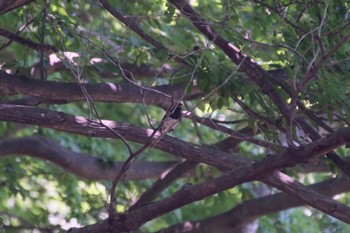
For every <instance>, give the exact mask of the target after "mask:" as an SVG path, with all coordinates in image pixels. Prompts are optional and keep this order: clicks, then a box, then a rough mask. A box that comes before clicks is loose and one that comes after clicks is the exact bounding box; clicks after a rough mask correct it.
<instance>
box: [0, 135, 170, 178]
mask: <svg viewBox="0 0 350 233" xmlns="http://www.w3.org/2000/svg"><path fill="white" fill-rule="evenodd" d="M11 155H16V156H24V155H28V156H31V157H36V158H40V159H44V160H48V161H51V162H53V163H55V164H57V165H59V166H60V167H62V168H63V169H65V170H66V171H68V172H71V173H73V174H75V175H78V176H80V177H83V178H87V179H92V180H113V179H114V177H115V175H116V174H117V173H118V172H119V170H120V169H121V167H122V165H123V162H114V163H113V162H108V161H105V160H103V159H101V158H98V157H92V156H90V155H87V154H84V153H77V152H73V151H70V150H68V149H66V148H64V147H62V146H61V145H59V144H57V143H55V142H54V141H51V140H49V139H47V138H45V137H41V136H31V137H24V138H16V139H12V138H11V139H3V140H0V157H2V156H11ZM174 164H176V163H175V162H164V163H157V162H147V161H136V162H135V163H133V164H132V165H131V167H130V169H129V172H128V175H127V176H126V177H125V178H126V179H128V180H135V179H147V178H157V177H159V176H160V175H161V174H162V173H163V172H164V171H166V170H168V169H169V168H171V167H172V166H174Z"/></svg>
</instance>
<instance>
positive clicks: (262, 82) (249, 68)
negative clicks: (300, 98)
mask: <svg viewBox="0 0 350 233" xmlns="http://www.w3.org/2000/svg"><path fill="white" fill-rule="evenodd" d="M169 1H170V2H171V3H172V4H174V5H175V6H176V7H177V8H178V9H179V10H180V12H181V13H182V14H183V15H185V16H186V17H187V18H188V19H189V20H190V21H191V22H192V24H193V25H194V26H195V27H196V28H197V29H198V30H199V31H201V32H202V33H203V34H204V35H205V36H206V37H207V38H208V39H209V40H211V41H213V43H214V44H215V45H217V46H218V47H219V48H220V49H221V50H222V51H223V52H224V53H225V54H226V55H227V56H228V57H229V58H230V59H231V60H232V61H233V62H234V63H235V64H236V65H237V66H239V68H240V69H241V70H243V71H244V72H245V73H246V74H247V75H248V76H249V77H250V78H251V79H252V80H253V81H254V82H255V83H256V84H257V85H258V86H259V87H260V88H261V90H262V91H263V92H264V93H265V94H266V95H267V96H269V98H270V99H271V100H272V101H273V102H274V103H275V104H276V106H277V107H278V108H279V110H280V111H281V113H282V115H283V116H284V117H285V118H286V119H287V120H289V118H290V115H289V112H290V111H289V108H288V106H287V105H286V103H285V101H283V99H282V98H281V97H280V96H279V94H278V93H277V91H276V90H275V89H274V87H273V86H272V85H271V83H270V81H269V80H270V77H269V75H268V73H267V72H265V71H264V70H263V69H262V68H261V67H260V66H259V65H258V64H257V63H256V62H255V61H254V60H252V59H251V58H250V57H249V56H247V55H246V54H243V53H242V51H241V50H240V49H238V48H237V47H236V46H234V45H233V44H232V43H230V42H228V41H227V40H226V39H224V38H223V37H222V36H220V35H219V34H218V33H217V32H216V31H215V30H214V29H213V28H212V27H211V26H210V24H208V23H207V22H206V21H205V20H204V19H203V18H202V17H201V16H200V15H199V14H198V13H197V12H196V11H195V10H194V9H193V8H192V7H191V6H190V5H189V4H188V3H186V2H185V1H184V0H169ZM346 39H348V38H346ZM294 119H295V121H296V122H297V123H298V124H299V126H300V127H301V128H302V129H303V130H304V131H305V132H306V133H307V134H308V135H310V137H311V139H312V140H317V139H320V138H321V136H320V135H319V134H318V132H317V131H316V130H315V129H314V128H313V127H312V126H311V125H310V124H309V123H307V122H306V121H305V120H303V119H302V118H300V117H299V116H298V115H295V118H294ZM287 129H289V128H288V127H287ZM288 134H290V133H288ZM290 140H291V139H290V138H289V144H290V145H293V142H292V141H290ZM328 157H329V158H331V159H332V160H333V161H334V162H335V163H336V164H337V165H338V167H339V168H340V169H342V171H343V172H344V173H345V174H347V175H349V176H350V172H349V171H348V170H347V168H348V167H350V164H346V163H345V162H344V161H343V160H342V159H341V158H340V157H339V156H338V155H337V154H336V153H335V152H332V151H329V154H328Z"/></svg>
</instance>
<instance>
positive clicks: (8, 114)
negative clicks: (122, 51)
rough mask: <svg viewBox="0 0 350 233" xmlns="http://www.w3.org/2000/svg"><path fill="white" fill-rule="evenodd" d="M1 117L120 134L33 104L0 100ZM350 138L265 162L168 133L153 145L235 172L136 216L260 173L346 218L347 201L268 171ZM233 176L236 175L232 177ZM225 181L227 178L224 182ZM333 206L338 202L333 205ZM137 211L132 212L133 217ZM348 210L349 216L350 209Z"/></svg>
mask: <svg viewBox="0 0 350 233" xmlns="http://www.w3.org/2000/svg"><path fill="white" fill-rule="evenodd" d="M0 120H3V121H12V122H19V123H30V124H36V125H40V126H43V127H48V128H53V129H57V130H64V131H67V132H72V133H78V134H83V135H87V136H99V137H113V138H115V137H116V135H115V134H113V133H112V132H111V131H110V130H107V129H106V128H105V127H103V126H101V125H100V124H99V123H98V122H96V121H93V120H89V119H86V118H84V117H77V116H71V115H68V114H65V113H61V112H55V111H51V110H44V109H37V108H32V107H23V106H9V105H0ZM104 124H106V125H108V126H110V127H111V128H113V129H114V130H116V131H118V133H120V134H121V135H123V137H125V138H126V139H127V140H132V141H135V142H139V143H145V141H147V140H148V135H150V133H151V132H153V130H151V131H147V130H144V129H140V128H138V127H135V126H131V125H129V124H126V123H116V122H112V121H104ZM349 141H350V128H344V129H342V130H340V131H337V132H336V133H334V134H332V135H331V136H329V137H327V138H325V139H322V140H319V141H316V142H314V143H312V144H310V145H308V146H305V147H303V148H301V149H300V150H296V149H289V150H287V151H285V152H283V153H281V154H276V155H272V156H269V157H267V158H266V159H264V160H262V161H260V162H256V163H254V164H252V163H251V162H249V161H247V160H244V159H242V158H239V157H237V156H235V157H232V155H229V154H226V153H224V152H220V151H217V150H215V149H213V148H209V147H203V146H198V145H193V144H190V143H186V142H183V141H181V140H178V139H175V138H172V137H169V136H165V137H163V139H162V140H160V141H159V142H158V143H157V144H156V145H155V146H154V147H156V148H158V149H161V150H164V151H167V152H169V153H172V154H175V155H178V156H182V157H184V158H186V159H190V160H193V161H197V162H203V163H207V164H210V165H214V166H217V167H219V168H227V169H233V168H235V169H234V171H233V172H230V173H228V174H225V175H223V176H222V177H219V178H217V179H216V180H215V181H214V180H213V181H211V182H209V183H206V184H202V185H199V186H194V187H191V188H190V189H189V190H191V192H192V191H194V190H195V193H196V194H197V195H193V196H191V197H189V196H188V195H190V194H191V192H189V191H188V189H185V190H187V191H183V190H182V191H181V190H180V191H179V192H178V193H177V194H176V195H175V196H174V198H175V199H173V198H170V199H166V200H165V201H164V202H161V203H160V204H159V203H157V204H154V205H155V206H154V208H153V207H152V211H153V212H152V213H150V212H149V210H148V209H143V208H144V207H142V208H140V209H137V210H138V211H141V212H139V213H138V214H136V216H139V217H140V218H138V219H137V220H135V221H141V222H145V221H148V220H150V219H149V218H150V217H151V216H153V218H154V217H157V216H159V214H160V213H163V211H165V210H167V211H170V210H172V208H174V207H179V206H181V205H183V204H187V203H189V202H191V201H195V200H199V199H200V198H204V197H205V196H206V195H211V194H213V193H215V192H218V191H220V190H223V189H225V188H228V186H229V187H232V186H233V185H237V184H239V183H241V182H246V181H250V180H252V179H261V180H262V181H263V182H266V183H267V184H269V185H272V186H274V187H277V188H279V189H281V190H283V191H285V192H287V193H291V194H293V195H295V196H296V197H298V198H301V199H302V200H303V201H305V202H307V203H308V204H310V205H311V206H313V207H315V208H317V209H319V210H322V211H324V212H326V213H328V214H330V215H332V216H335V217H337V218H339V219H342V220H343V221H347V219H346V217H344V211H345V212H346V210H344V208H345V209H346V207H344V206H339V203H337V202H334V201H333V200H331V199H329V198H325V197H324V196H323V195H320V194H318V193H317V192H312V191H311V190H308V189H305V187H304V186H303V185H301V184H299V183H297V182H296V181H293V180H292V179H291V178H290V177H288V176H285V175H283V174H281V173H276V172H275V173H270V174H272V175H267V174H268V173H269V172H272V171H273V170H275V169H279V168H284V167H286V166H292V165H295V164H296V163H297V162H298V161H302V160H304V159H305V158H309V157H310V156H317V155H321V154H322V153H326V152H327V151H329V150H332V149H334V148H335V147H336V146H340V145H343V144H345V143H347V142H349ZM324 145H327V146H324ZM327 148H328V149H327ZM305 153H307V154H305ZM232 177H237V178H235V179H232ZM263 177H265V178H263ZM213 182H214V183H213ZM222 182H224V183H225V184H222ZM212 185H213V186H212ZM217 185H219V187H217ZM197 187H198V188H197ZM209 187H211V188H209ZM193 188H194V190H193ZM208 188H209V190H206V191H205V192H204V189H208ZM192 194H193V193H192ZM183 196H186V198H187V199H185V200H183V201H181V202H180V203H178V202H174V200H178V199H177V197H178V198H183ZM158 205H160V207H159V208H161V209H159V211H156V210H158ZM152 206H153V204H152ZM334 207H336V208H335V209H334ZM135 211H136V210H135ZM136 216H133V217H132V218H134V217H136ZM348 216H350V214H349V215H348ZM143 218H145V219H143ZM129 220H130V219H129ZM349 222H350V220H349ZM139 223H140V222H136V223H132V225H133V226H136V225H138V224H139ZM135 224H136V225H135Z"/></svg>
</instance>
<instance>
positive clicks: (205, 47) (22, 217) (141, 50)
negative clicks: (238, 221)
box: [0, 0, 350, 232]
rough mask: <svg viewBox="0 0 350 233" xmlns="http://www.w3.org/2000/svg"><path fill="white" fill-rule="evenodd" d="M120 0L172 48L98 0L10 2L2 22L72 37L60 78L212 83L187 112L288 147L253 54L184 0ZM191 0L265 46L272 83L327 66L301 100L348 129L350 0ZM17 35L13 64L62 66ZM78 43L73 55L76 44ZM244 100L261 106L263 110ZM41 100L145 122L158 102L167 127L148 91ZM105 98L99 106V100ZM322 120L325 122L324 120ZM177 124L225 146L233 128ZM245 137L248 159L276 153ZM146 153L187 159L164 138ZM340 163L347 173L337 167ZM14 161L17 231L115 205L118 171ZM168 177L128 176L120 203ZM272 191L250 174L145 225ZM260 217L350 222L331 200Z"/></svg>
mask: <svg viewBox="0 0 350 233" xmlns="http://www.w3.org/2000/svg"><path fill="white" fill-rule="evenodd" d="M109 2H110V4H111V5H112V6H113V7H115V8H116V9H118V10H119V11H120V12H122V14H123V15H124V16H127V18H128V19H129V20H131V22H134V23H136V24H137V25H139V27H140V28H142V30H143V31H144V33H145V34H147V35H150V36H151V37H153V38H154V39H155V40H156V41H158V42H159V43H160V44H162V45H164V47H165V48H166V49H160V48H158V47H157V46H156V45H154V44H151V43H149V42H147V41H146V40H145V39H143V38H141V37H140V36H139V35H138V34H137V33H136V32H135V31H134V30H133V28H132V27H130V26H126V25H125V24H123V23H122V22H121V21H119V20H117V19H116V18H115V17H114V16H112V15H111V14H110V13H109V12H108V11H107V10H106V9H105V8H104V7H102V6H101V4H100V3H99V2H98V1H81V0H69V1H59V0H52V1H34V2H33V3H30V4H27V5H24V6H22V7H19V8H17V9H14V10H12V11H10V12H8V13H5V14H2V15H1V16H0V19H1V20H0V28H3V29H6V30H8V31H11V32H13V33H16V32H17V31H19V30H20V28H21V27H24V30H22V31H20V32H19V33H18V35H20V36H21V37H23V38H26V39H28V40H31V41H32V42H34V43H39V44H40V43H43V42H44V43H45V44H50V45H53V46H55V47H56V48H57V49H58V50H59V52H58V53H56V56H57V57H58V58H60V59H62V61H63V62H62V64H63V68H62V69H58V70H56V71H54V72H49V73H48V75H47V81H51V82H64V83H82V82H86V83H91V84H96V83H106V82H113V83H118V84H130V83H132V85H134V86H143V87H146V88H153V87H156V86H160V85H168V84H174V85H176V84H181V83H185V89H186V90H185V94H184V96H183V97H185V96H190V95H191V93H193V92H194V90H195V89H196V88H198V92H200V93H201V95H200V97H199V98H198V97H197V98H192V99H191V98H188V99H189V100H188V101H186V110H187V111H190V112H192V113H194V114H196V115H197V116H199V117H203V118H209V119H212V120H217V121H219V122H220V121H221V122H223V123H222V124H221V125H224V126H226V127H227V128H228V129H231V130H235V131H239V130H241V129H242V128H244V127H249V128H250V129H251V135H255V138H257V139H260V140H264V141H266V142H268V143H271V144H272V143H274V144H280V145H284V146H286V142H285V139H284V138H283V137H282V136H281V135H282V132H281V130H280V129H281V128H282V129H286V128H287V127H289V126H290V125H288V121H287V119H286V118H285V117H284V116H283V114H282V113H281V110H280V109H279V107H278V106H276V104H274V102H273V100H271V98H270V97H269V96H267V95H266V93H264V92H263V91H261V88H259V86H258V85H256V84H255V83H254V82H253V81H252V79H251V77H250V76H249V75H248V74H247V72H244V71H243V70H241V66H240V65H241V64H234V63H233V62H232V61H231V60H230V59H229V58H228V57H227V54H225V52H224V51H222V50H221V49H218V47H217V46H216V45H215V44H214V42H213V41H210V40H208V39H207V38H206V37H205V36H204V35H203V33H201V32H200V31H198V30H197V29H195V28H194V26H193V25H192V24H191V23H190V22H189V19H188V18H186V17H184V16H183V14H181V13H180V11H179V10H178V9H177V8H176V7H175V6H174V5H173V4H171V3H170V2H166V1H150V2H148V3H144V2H142V1H141V2H140V1H131V2H130V1H125V0H113V1H112V0H111V1H109ZM190 2H191V5H192V7H193V8H194V9H195V10H196V11H197V12H199V14H200V15H201V16H202V17H203V18H205V20H206V21H208V22H210V26H211V27H213V29H215V30H216V31H217V32H218V33H219V34H220V35H221V36H222V37H224V38H225V39H226V40H227V41H230V42H232V43H233V44H234V45H235V46H237V47H238V48H239V49H241V50H242V52H244V53H245V54H247V55H249V57H248V58H247V59H250V58H251V59H252V60H254V61H256V62H257V64H259V65H260V66H261V67H262V68H263V69H264V70H266V71H268V72H269V71H271V73H270V74H271V75H270V76H271V77H270V78H271V80H266V82H268V83H273V84H274V85H275V83H276V82H278V81H282V82H284V83H286V84H288V85H289V87H290V88H291V90H293V91H295V90H297V88H298V87H299V86H298V85H299V84H300V83H302V82H303V81H305V77H306V76H307V74H308V73H309V72H310V71H312V70H314V69H315V70H316V69H317V75H315V76H314V77H313V78H312V79H311V80H310V81H309V82H307V83H306V84H305V86H302V88H301V89H300V93H298V95H297V96H298V101H300V103H302V104H303V105H304V106H305V107H306V109H307V110H310V111H312V112H313V113H316V114H319V118H321V119H322V120H323V121H324V122H326V121H327V122H328V123H334V126H332V127H333V129H334V130H337V129H338V128H341V127H344V126H347V125H348V124H349V121H350V104H349V101H348V99H349V94H350V83H349V79H348V74H349V71H350V63H349V51H350V43H349V42H345V43H343V44H342V45H341V47H340V48H338V49H337V45H338V43H339V42H340V41H341V40H342V39H344V37H346V35H348V34H349V33H350V29H349V18H348V15H349V7H350V6H349V3H346V2H345V1H340V0H335V1H317V0H308V1H284V0H281V1H274V0H268V1H247V0H237V1H222V0H221V1H220V0H217V1H190ZM45 8H46V10H45ZM43 22H44V23H43ZM8 42H9V40H8V39H5V37H0V46H1V47H0V69H1V70H3V71H7V72H8V73H12V74H19V75H26V76H27V77H31V78H36V79H40V75H36V77H35V75H33V73H31V72H32V70H33V67H35V65H37V64H41V66H42V67H45V69H46V71H47V72H48V71H49V70H50V68H51V67H52V66H53V64H51V63H50V62H51V60H50V56H49V55H50V54H49V53H45V52H41V51H40V50H34V49H31V48H28V47H26V46H24V45H23V44H20V43H16V42H14V41H12V43H11V44H8V45H7V44H6V43H8ZM333 50H334V51H333ZM65 52H71V54H70V55H68V56H67V54H65ZM73 56H76V57H73ZM41 57H42V58H41ZM323 59H324V60H323ZM179 60H181V62H179ZM101 61H102V62H101ZM183 63H185V64H186V65H183ZM118 64H122V65H121V66H118ZM126 64H129V65H130V64H132V65H133V67H134V68H135V69H137V68H139V67H143V65H147V66H146V67H147V70H148V69H149V70H152V71H155V72H154V73H153V75H151V76H149V75H147V73H146V72H145V71H144V73H143V75H142V74H139V73H137V74H138V75H136V72H135V73H134V75H132V76H131V77H129V78H127V77H126V75H125V73H124V72H125V71H124V70H123V69H122V68H121V67H123V65H126ZM165 64H166V66H167V67H170V68H169V69H170V71H169V72H162V71H161V68H164V65H165ZM276 70H280V71H282V73H279V74H278V75H277V76H276V75H273V74H272V72H273V71H276ZM284 74H285V75H284ZM275 90H276V91H277V93H278V94H279V95H280V96H281V99H282V100H283V101H285V103H288V104H289V103H290V102H291V101H292V99H291V98H292V96H291V95H290V93H288V90H286V89H284V88H283V87H281V86H278V85H275ZM293 93H294V92H293ZM22 97H23V96H21V95H18V96H5V97H4V98H3V101H4V103H5V102H9V103H10V102H11V101H12V100H17V99H21V98H22ZM180 99H181V100H182V99H185V98H180ZM239 101H241V102H242V103H244V104H245V105H247V106H248V107H249V109H250V111H251V112H254V113H256V115H252V114H249V112H247V111H246V109H244V108H243V106H242V105H241V104H239ZM40 107H41V108H46V109H51V110H55V111H58V112H65V113H69V114H72V115H75V116H85V117H86V118H88V119H96V118H98V117H100V118H101V119H108V120H114V121H117V122H127V123H130V124H132V125H135V126H140V127H143V128H150V125H149V119H148V118H147V115H149V118H150V122H151V123H152V125H153V126H154V127H157V125H158V123H159V122H161V120H162V117H163V116H164V114H165V111H164V110H162V109H161V108H159V106H152V105H144V104H143V103H134V102H131V103H111V102H98V101H94V102H93V103H90V102H89V101H88V98H86V101H79V102H70V103H66V104H50V103H43V104H41V105H40ZM94 108H95V109H96V110H97V113H98V114H96V112H94V110H93V109H94ZM296 112H298V113H300V114H301V115H302V114H304V113H305V110H303V109H300V108H299V107H296ZM257 115H259V116H261V117H257ZM303 116H304V115H303ZM264 119H268V120H270V121H271V122H272V125H273V126H274V127H270V125H267V123H266V121H264ZM227 122H234V124H231V123H227ZM271 122H270V123H271ZM313 124H314V125H316V123H314V122H313ZM290 127H291V128H292V131H293V133H292V134H293V135H292V137H293V138H296V140H297V141H298V142H299V143H300V144H303V143H304V142H305V141H304V140H303V138H302V136H300V135H298V133H299V131H298V130H299V128H298V127H299V126H298V125H293V126H290ZM214 128H215V127H214ZM276 128H277V129H279V130H276ZM315 128H319V127H316V126H315ZM0 134H1V135H2V137H3V138H21V137H25V136H31V135H41V136H44V137H46V138H49V139H51V140H53V141H54V142H56V143H58V144H59V145H61V146H63V147H64V148H66V149H69V150H71V151H74V152H79V153H86V154H88V155H90V156H93V157H95V158H98V159H100V160H101V161H104V162H108V163H110V164H112V163H113V162H115V161H125V160H126V159H127V158H128V156H129V153H128V149H127V148H126V147H125V144H124V143H123V142H121V141H120V140H115V139H106V138H93V137H86V136H82V135H75V134H70V133H67V132H60V131H57V130H53V129H46V128H43V127H40V126H32V125H30V124H28V125H20V124H16V123H10V122H1V123H0ZM170 135H171V136H174V137H176V138H179V139H181V140H183V141H186V142H189V143H194V144H197V145H200V146H201V145H204V146H208V147H210V148H214V147H216V146H217V143H220V142H221V141H222V140H224V139H225V138H226V136H227V134H225V133H224V132H222V131H215V129H213V128H208V127H204V126H203V127H202V126H201V125H200V124H199V122H195V121H191V120H190V119H188V118H187V119H184V120H183V121H182V122H181V124H180V125H179V127H178V128H177V129H176V131H175V132H173V133H171V134H170ZM299 136H300V137H299ZM305 144H306V143H305ZM129 145H130V147H131V149H133V150H135V151H136V150H137V149H139V148H141V146H142V145H140V144H138V143H134V142H130V143H129ZM231 149H232V150H231V151H230V152H232V153H238V154H239V155H240V156H241V157H243V158H247V159H260V158H265V157H266V155H267V154H270V153H275V152H276V151H271V150H270V149H271V148H263V147H261V146H259V145H255V144H252V143H250V142H249V141H248V142H247V141H246V142H243V143H240V144H239V146H237V147H235V148H231ZM337 152H339V153H340V154H341V155H342V157H346V156H347V154H348V152H349V151H348V149H347V148H345V147H342V148H339V149H338V151H337ZM138 160H140V161H153V162H163V161H167V162H169V161H180V160H179V158H177V157H176V156H173V155H169V154H166V153H164V152H162V151H161V150H155V149H153V148H148V149H147V150H145V151H144V152H143V153H142V155H141V156H140V158H138ZM82 162H83V161H82ZM329 163H331V162H329ZM333 165H334V164H333ZM332 171H333V172H335V169H333V170H332ZM221 172H222V171H219V170H217V169H216V168H213V167H210V166H207V165H200V166H199V167H197V168H196V171H195V172H194V173H195V174H194V175H193V174H192V175H190V176H184V177H182V178H179V179H178V180H177V181H176V182H175V183H173V184H172V185H171V186H169V187H168V188H167V189H166V190H165V191H163V192H162V193H161V194H160V195H159V197H158V198H157V200H161V199H163V198H165V197H168V196H171V195H172V194H173V193H175V192H176V191H177V190H179V189H181V187H182V186H184V185H185V184H186V183H192V184H200V183H203V182H205V181H207V180H210V179H212V178H213V177H217V176H219V175H220V174H221ZM290 173H291V174H290V175H291V176H293V178H295V179H298V178H300V177H301V176H299V174H297V172H293V171H292V172H290ZM0 174H2V175H1V178H0V184H1V190H2V191H1V192H0V209H1V212H0V218H1V219H2V221H3V223H4V225H6V226H11V227H12V228H11V227H9V228H8V230H9V232H20V231H21V230H23V229H26V231H24V232H31V229H32V228H37V229H45V228H47V229H53V231H59V230H58V229H65V230H66V229H68V228H70V227H78V226H85V225H89V224H94V223H96V222H98V221H100V220H101V219H105V218H106V217H107V215H108V214H107V206H108V204H107V203H108V195H109V193H110V189H111V181H110V180H109V181H108V180H103V181H100V180H89V179H86V178H81V177H78V176H76V175H74V174H70V173H67V171H66V170H64V169H62V168H60V167H59V166H57V165H54V164H53V163H51V162H48V161H45V160H42V159H40V158H34V157H32V156H22V155H16V156H8V157H3V158H1V163H0ZM333 175H334V174H331V173H326V174H324V173H323V174H312V175H310V176H311V177H312V179H311V180H313V181H322V180H324V179H328V178H331V177H332V176H333ZM300 181H302V179H300ZM154 182H155V179H147V180H134V181H121V182H120V184H119V186H118V190H119V191H118V205H117V210H118V211H127V210H128V207H129V206H130V205H131V204H132V203H133V202H134V201H135V200H136V199H137V197H139V196H140V195H141V194H142V193H143V192H145V191H146V190H148V188H149V187H150V186H151V185H152V184H153V183H154ZM305 183H312V182H307V181H305ZM259 196H260V195H259V192H257V191H256V190H255V189H254V188H252V187H250V186H248V187H247V186H246V185H245V184H244V185H240V186H236V187H234V188H232V189H228V190H226V191H223V192H220V193H219V194H216V195H214V196H211V197H209V198H206V199H204V200H200V201H198V202H194V203H191V204H190V205H188V206H185V207H183V208H179V209H176V210H175V211H172V212H170V213H167V214H166V215H164V216H162V217H160V218H157V219H154V220H153V221H151V222H148V223H147V224H145V225H144V226H143V227H142V228H141V230H144V231H145V232H147V231H148V232H154V231H156V230H161V229H163V228H166V227H169V226H172V225H174V224H177V223H181V222H185V221H197V220H201V219H206V218H209V217H213V216H216V215H218V214H220V213H223V212H225V211H228V210H230V209H232V208H234V207H235V206H236V205H238V204H239V203H244V201H247V200H250V199H254V198H257V197H259ZM342 198H343V199H342V200H344V201H345V203H346V204H349V197H348V194H344V195H343V197H342ZM306 213H307V215H306ZM0 221H1V220H0ZM33 223H34V224H33ZM259 224H260V225H259V229H258V230H257V232H346V231H348V230H349V229H348V227H347V226H346V225H345V224H344V223H342V222H341V221H338V220H335V219H333V218H331V217H329V216H327V215H326V214H323V213H322V212H319V211H315V210H312V211H311V210H310V209H309V208H308V207H300V208H297V209H289V210H286V211H283V212H279V213H274V214H272V215H267V216H264V217H262V218H261V219H260V222H259ZM22 227H23V229H22ZM0 229H1V226H0ZM16 229H20V230H16ZM287 229H289V230H287ZM43 231H44V230H43Z"/></svg>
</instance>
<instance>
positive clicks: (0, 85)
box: [0, 71, 184, 108]
mask: <svg viewBox="0 0 350 233" xmlns="http://www.w3.org/2000/svg"><path fill="white" fill-rule="evenodd" d="M84 87H85V88H86V91H87V93H89V96H90V97H91V99H92V100H93V101H97V102H98V101H101V102H117V103H125V102H129V103H130V102H132V103H145V104H152V105H157V106H161V107H163V108H168V107H170V106H171V105H172V99H171V98H167V97H166V95H168V96H171V97H172V98H175V99H177V98H180V97H182V96H183V95H184V88H183V84H175V85H163V86H158V87H154V88H152V89H150V88H147V89H142V88H141V87H140V86H137V85H133V84H117V83H97V84H90V83H86V84H84ZM163 93H165V94H166V95H165V94H163ZM17 94H20V95H29V96H35V97H38V98H40V101H39V102H41V103H43V102H44V103H67V102H71V101H85V100H86V97H85V96H84V94H83V92H82V90H81V85H80V84H78V83H64V82H51V81H41V80H35V79H30V78H27V77H24V76H17V75H12V74H7V73H5V72H2V71H0V96H7V95H17ZM35 102H38V101H35Z"/></svg>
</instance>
